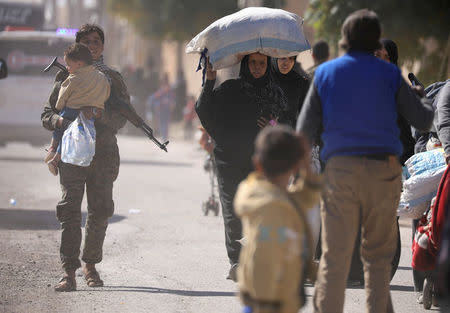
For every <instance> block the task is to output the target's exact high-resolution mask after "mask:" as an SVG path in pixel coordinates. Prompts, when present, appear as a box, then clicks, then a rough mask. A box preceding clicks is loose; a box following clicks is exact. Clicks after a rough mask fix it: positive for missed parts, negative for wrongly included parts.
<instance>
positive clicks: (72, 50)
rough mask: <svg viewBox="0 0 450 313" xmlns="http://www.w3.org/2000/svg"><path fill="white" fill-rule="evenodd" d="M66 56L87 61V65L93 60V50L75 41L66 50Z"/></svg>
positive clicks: (74, 59)
mask: <svg viewBox="0 0 450 313" xmlns="http://www.w3.org/2000/svg"><path fill="white" fill-rule="evenodd" d="M64 56H65V57H66V58H69V59H71V60H73V61H82V62H84V63H86V65H91V64H92V62H93V61H92V54H91V51H89V49H88V48H87V47H86V46H83V45H82V44H80V43H74V44H72V45H71V46H69V48H67V49H66V50H65V51H64Z"/></svg>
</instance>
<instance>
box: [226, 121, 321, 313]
mask: <svg viewBox="0 0 450 313" xmlns="http://www.w3.org/2000/svg"><path fill="white" fill-rule="evenodd" d="M309 155H310V150H309V147H308V144H307V142H306V140H305V138H304V137H303V136H302V135H299V134H296V133H295V132H294V131H293V130H292V129H291V128H289V127H286V126H275V127H266V128H265V129H263V130H262V131H261V132H260V134H259V135H258V137H257V138H256V142H255V153H254V155H253V164H254V167H255V171H254V172H253V173H251V174H250V175H249V176H248V177H247V179H245V180H244V181H243V182H242V183H241V184H240V185H239V188H238V191H237V193H236V197H235V200H234V205H235V211H236V214H237V215H238V216H239V217H240V218H241V220H242V227H243V235H244V238H245V241H244V244H243V245H244V246H243V247H242V250H241V253H240V257H239V266H238V271H237V273H238V285H239V291H240V298H241V301H242V302H243V303H244V305H245V306H246V308H245V312H253V313H262V312H270V313H295V312H298V310H299V309H300V307H301V306H302V305H303V304H304V297H303V296H302V291H303V282H304V280H305V278H306V276H307V275H305V274H309V276H308V277H309V278H311V279H314V274H315V273H314V270H313V269H314V266H313V264H312V257H313V247H312V239H311V235H310V232H309V227H308V225H307V220H306V217H305V216H306V211H307V209H308V208H312V207H313V206H314V205H315V204H316V203H317V202H318V201H319V197H320V188H321V182H320V177H318V176H316V175H314V174H312V172H311V170H310V162H309V159H310V157H309ZM299 172H300V173H301V175H300V178H299V179H297V182H296V183H295V184H293V185H292V186H291V187H290V188H288V184H289V181H290V179H291V177H292V176H293V175H296V174H298V173H299Z"/></svg>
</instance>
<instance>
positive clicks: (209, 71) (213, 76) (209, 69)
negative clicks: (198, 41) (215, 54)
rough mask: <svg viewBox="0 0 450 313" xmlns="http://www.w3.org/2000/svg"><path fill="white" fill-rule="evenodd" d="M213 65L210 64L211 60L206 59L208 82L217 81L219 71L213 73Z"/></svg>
mask: <svg viewBox="0 0 450 313" xmlns="http://www.w3.org/2000/svg"><path fill="white" fill-rule="evenodd" d="M212 68H213V67H212V64H211V63H209V58H207V59H206V79H207V80H216V77H217V71H213V69H212Z"/></svg>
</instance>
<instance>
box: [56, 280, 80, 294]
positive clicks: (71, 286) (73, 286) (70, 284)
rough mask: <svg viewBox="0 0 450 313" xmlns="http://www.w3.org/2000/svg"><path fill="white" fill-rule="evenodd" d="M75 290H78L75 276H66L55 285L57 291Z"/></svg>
mask: <svg viewBox="0 0 450 313" xmlns="http://www.w3.org/2000/svg"><path fill="white" fill-rule="evenodd" d="M75 290H77V282H76V280H75V277H72V276H64V277H63V278H61V280H60V281H59V282H58V284H56V286H55V291H58V292H68V291H75Z"/></svg>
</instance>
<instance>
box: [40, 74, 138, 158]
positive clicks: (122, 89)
mask: <svg viewBox="0 0 450 313" xmlns="http://www.w3.org/2000/svg"><path fill="white" fill-rule="evenodd" d="M99 70H101V71H102V72H103V74H105V75H106V76H107V78H108V79H109V80H110V82H111V95H110V97H109V99H108V100H107V101H106V103H105V111H104V113H103V115H102V117H101V118H100V119H97V120H96V121H95V128H96V132H97V137H96V146H95V151H96V155H97V156H98V155H102V154H108V153H114V151H116V150H117V147H116V142H117V139H116V136H115V135H116V134H117V131H118V130H119V129H120V128H122V127H123V126H124V125H125V123H126V119H125V117H123V116H122V115H121V114H120V113H119V112H117V110H115V109H114V107H113V106H112V105H111V103H112V102H113V101H117V100H120V101H121V102H122V103H124V104H126V105H130V96H129V94H128V91H127V87H126V86H125V83H124V81H123V78H122V76H121V75H120V73H119V72H117V71H114V70H112V69H110V68H108V67H106V66H104V65H102V68H101V69H99ZM67 76H68V75H67V74H66V73H64V72H63V71H59V72H58V74H57V75H56V77H55V81H54V84H53V89H52V91H51V93H50V97H49V99H48V100H47V102H46V103H45V105H44V110H43V112H42V114H41V121H42V125H43V126H44V127H45V128H46V129H48V130H55V128H56V123H57V121H58V119H59V117H60V116H59V112H58V110H56V108H55V105H56V101H57V100H58V94H59V90H60V88H61V83H62V82H63V81H64V80H65V79H66V78H67ZM68 124H70V121H68V120H66V119H64V124H63V127H64V128H66V127H67V126H68Z"/></svg>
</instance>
